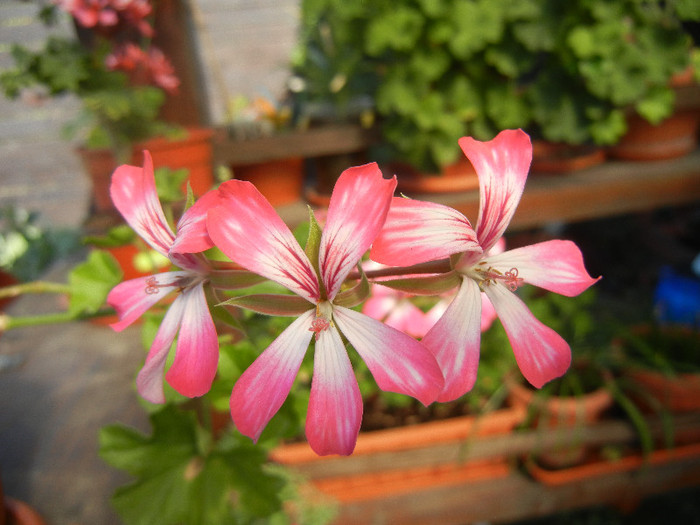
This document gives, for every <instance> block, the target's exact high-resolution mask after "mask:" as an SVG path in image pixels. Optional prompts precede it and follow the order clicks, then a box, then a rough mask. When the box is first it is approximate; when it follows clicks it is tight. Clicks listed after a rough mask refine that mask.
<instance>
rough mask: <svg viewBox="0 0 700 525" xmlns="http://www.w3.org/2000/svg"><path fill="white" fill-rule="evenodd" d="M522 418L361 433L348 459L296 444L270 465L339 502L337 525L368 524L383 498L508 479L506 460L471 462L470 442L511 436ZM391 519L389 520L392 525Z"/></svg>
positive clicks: (505, 413) (511, 414)
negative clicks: (299, 477)
mask: <svg viewBox="0 0 700 525" xmlns="http://www.w3.org/2000/svg"><path fill="white" fill-rule="evenodd" d="M523 417H524V412H523V411H521V410H518V409H517V408H507V409H501V410H496V411H494V412H491V413H488V414H484V415H482V416H463V417H456V418H451V419H445V420H441V421H434V422H428V423H420V424H416V425H410V426H405V427H399V428H391V429H387V430H377V431H372V432H361V433H360V436H359V438H358V440H357V446H356V448H355V451H354V452H353V454H352V455H351V456H348V457H338V456H326V457H319V456H317V455H316V454H315V453H314V452H313V451H312V450H311V448H310V447H309V446H308V444H307V443H295V444H289V445H283V446H281V447H278V448H277V449H275V450H273V451H272V453H271V459H272V460H274V461H276V462H278V463H281V464H283V465H286V466H287V467H289V468H291V469H293V470H295V471H297V472H299V473H300V474H301V475H302V476H304V477H305V478H306V479H308V480H309V483H310V487H309V488H310V489H311V490H312V491H315V492H316V493H317V494H320V495H321V496H322V497H325V498H329V499H332V500H335V501H336V502H339V503H340V507H341V508H340V517H339V521H338V523H358V522H362V523H365V522H370V521H371V519H370V518H371V517H370V516H366V517H367V521H364V520H363V519H360V518H359V517H358V513H359V514H362V513H363V512H369V510H368V509H371V508H372V507H373V506H375V505H377V504H378V503H379V502H381V501H382V500H383V499H385V498H394V497H401V496H403V497H408V496H409V495H410V497H415V498H418V499H420V498H421V497H422V496H423V495H424V494H429V493H430V491H431V490H435V488H436V487H446V486H453V487H462V486H463V487H464V489H465V490H468V489H469V485H470V484H473V483H477V482H479V481H483V480H485V479H495V478H502V477H506V476H507V475H508V474H509V473H510V472H511V469H510V464H509V462H508V459H507V458H505V457H493V458H487V459H486V458H482V459H470V458H469V440H470V438H472V439H473V438H476V437H483V436H496V435H503V434H507V433H510V432H511V431H512V429H513V428H515V426H516V425H517V424H518V423H519V422H521V421H522V419H523ZM387 512H390V511H387ZM348 516H351V518H349V517H348ZM390 517H391V516H390V513H389V514H387V519H388V522H391V519H390ZM334 523H336V522H334ZM402 523H405V522H402Z"/></svg>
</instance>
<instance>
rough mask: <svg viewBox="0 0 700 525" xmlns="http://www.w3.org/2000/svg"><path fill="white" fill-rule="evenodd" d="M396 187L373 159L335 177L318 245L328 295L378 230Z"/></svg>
mask: <svg viewBox="0 0 700 525" xmlns="http://www.w3.org/2000/svg"><path fill="white" fill-rule="evenodd" d="M395 189H396V177H394V178H393V179H391V180H387V179H384V178H383V177H382V172H381V171H380V170H379V168H378V167H377V165H376V164H375V163H372V164H365V165H364V166H357V167H354V168H349V169H347V170H345V171H344V172H343V173H342V174H341V175H340V177H339V178H338V181H337V182H336V184H335V188H334V189H333V194H332V195H331V202H330V204H329V206H328V215H327V217H326V224H325V226H324V227H323V234H322V235H321V246H320V249H319V266H320V268H321V275H322V278H323V283H324V284H325V286H326V293H327V295H328V298H329V299H331V300H332V299H333V297H335V294H336V293H338V290H340V285H341V284H343V281H344V280H345V277H347V275H348V273H349V272H350V270H352V269H353V268H354V267H355V265H356V264H357V263H358V261H359V260H360V259H361V258H362V256H363V255H364V253H365V252H366V251H367V250H368V249H369V247H370V245H371V244H372V241H374V239H375V237H376V236H377V234H379V230H381V228H382V226H383V224H384V220H385V219H386V214H387V212H388V211H389V205H390V204H391V198H392V196H393V194H394V190H395Z"/></svg>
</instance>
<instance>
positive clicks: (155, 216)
mask: <svg viewBox="0 0 700 525" xmlns="http://www.w3.org/2000/svg"><path fill="white" fill-rule="evenodd" d="M109 191H110V195H111V197H112V202H114V206H115V207H116V208H117V210H119V212H120V213H121V214H122V216H123V217H124V219H125V220H126V222H127V223H128V224H129V226H131V227H132V228H133V229H134V231H135V232H136V233H138V234H139V236H140V237H141V238H142V239H143V240H144V241H146V242H147V243H148V244H149V245H150V246H151V247H152V248H153V249H154V250H156V251H157V252H159V253H160V254H162V255H166V256H167V255H168V251H169V250H170V246H171V245H172V244H173V240H174V239H175V234H174V233H173V232H172V230H171V229H170V226H169V225H168V221H166V220H165V215H163V208H162V207H161V205H160V201H159V200H158V194H157V192H156V181H155V178H154V176H153V160H152V159H151V154H150V153H149V152H148V151H144V152H143V168H139V167H137V166H127V165H122V166H119V167H118V168H117V169H116V170H115V171H114V174H113V175H112V184H111V186H110V190H109Z"/></svg>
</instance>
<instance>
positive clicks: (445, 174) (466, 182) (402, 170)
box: [386, 157, 479, 195]
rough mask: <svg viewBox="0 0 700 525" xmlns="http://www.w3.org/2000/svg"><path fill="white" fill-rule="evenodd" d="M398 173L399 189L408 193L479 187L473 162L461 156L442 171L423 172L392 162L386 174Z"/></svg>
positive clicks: (452, 190) (453, 191) (466, 189)
mask: <svg viewBox="0 0 700 525" xmlns="http://www.w3.org/2000/svg"><path fill="white" fill-rule="evenodd" d="M394 173H395V174H396V176H397V178H398V189H399V191H400V192H404V193H407V194H411V195H414V194H420V193H457V192H463V191H471V190H476V189H478V188H479V179H478V177H477V176H476V170H475V169H474V167H473V166H472V165H471V163H470V162H469V161H468V160H467V159H466V158H463V157H460V158H459V159H457V161H455V162H454V163H452V164H450V165H448V166H445V167H444V168H442V170H440V173H422V172H420V171H418V170H416V169H415V168H413V167H412V166H407V165H403V164H392V165H390V166H389V167H388V169H387V171H386V175H392V174H394Z"/></svg>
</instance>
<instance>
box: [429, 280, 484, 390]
mask: <svg viewBox="0 0 700 525" xmlns="http://www.w3.org/2000/svg"><path fill="white" fill-rule="evenodd" d="M480 295H481V293H480V292H479V287H478V285H477V284H476V282H474V281H473V280H472V279H464V281H462V285H461V286H460V288H459V291H458V292H457V295H456V296H455V298H454V299H453V300H452V302H451V303H450V305H449V306H448V307H447V310H446V311H445V313H444V314H443V316H442V317H441V318H440V319H439V320H438V322H437V323H435V326H433V328H432V329H431V330H430V331H429V332H428V333H427V334H426V336H425V337H424V338H423V340H422V343H423V344H424V345H425V346H426V347H427V348H428V349H429V350H430V351H431V352H432V353H433V355H434V356H435V357H436V359H437V361H438V364H439V365H440V369H441V370H442V373H443V374H444V376H445V386H444V388H443V390H442V392H441V394H440V395H439V396H438V398H437V400H438V401H439V402H447V401H452V400H454V399H457V398H458V397H460V396H462V395H464V394H466V393H467V392H469V391H470V390H471V389H472V387H473V386H474V382H475V381H476V373H477V369H478V367H479V343H480V340H481V322H480V319H481V297H480Z"/></svg>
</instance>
